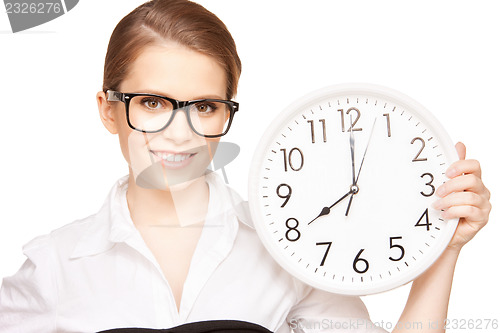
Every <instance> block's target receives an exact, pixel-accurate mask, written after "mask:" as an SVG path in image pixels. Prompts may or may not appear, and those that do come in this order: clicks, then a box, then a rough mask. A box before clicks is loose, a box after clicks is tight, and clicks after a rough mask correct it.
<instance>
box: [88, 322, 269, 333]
mask: <svg viewBox="0 0 500 333" xmlns="http://www.w3.org/2000/svg"><path fill="white" fill-rule="evenodd" d="M235 332H240V333H254V332H261V333H272V332H271V331H270V330H268V329H267V328H265V327H263V326H260V325H258V324H254V323H249V322H246V321H240V320H209V321H197V322H194V323H187V324H182V325H179V326H176V327H172V328H166V329H154V328H141V327H127V328H114V329H110V330H105V331H99V332H96V333H235Z"/></svg>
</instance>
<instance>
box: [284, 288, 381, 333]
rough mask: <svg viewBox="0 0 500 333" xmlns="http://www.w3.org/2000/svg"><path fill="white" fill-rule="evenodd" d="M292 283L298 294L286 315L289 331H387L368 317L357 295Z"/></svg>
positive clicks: (300, 332) (325, 332)
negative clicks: (295, 301)
mask: <svg viewBox="0 0 500 333" xmlns="http://www.w3.org/2000/svg"><path fill="white" fill-rule="evenodd" d="M296 284H297V291H298V295H302V296H301V299H300V301H299V302H298V303H297V304H296V305H295V306H294V307H293V308H292V309H291V311H290V313H289V314H288V316H287V318H286V320H287V322H288V325H289V327H290V328H291V330H292V332H294V333H312V332H314V333H317V332H324V333H329V332H345V333H347V332H349V333H383V332H387V331H386V330H384V329H382V328H381V327H379V326H377V325H376V324H374V323H373V322H372V321H371V320H370V316H369V315H368V311H367V309H366V306H365V304H364V303H363V301H362V300H361V298H359V297H357V296H344V295H338V294H332V293H328V292H326V291H322V290H319V289H315V288H312V287H309V286H306V285H305V284H303V283H301V282H298V281H296Z"/></svg>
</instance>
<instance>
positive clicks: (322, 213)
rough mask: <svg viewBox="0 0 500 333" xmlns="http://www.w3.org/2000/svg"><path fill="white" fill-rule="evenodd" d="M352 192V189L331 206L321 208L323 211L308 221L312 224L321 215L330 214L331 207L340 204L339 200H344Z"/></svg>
mask: <svg viewBox="0 0 500 333" xmlns="http://www.w3.org/2000/svg"><path fill="white" fill-rule="evenodd" d="M351 193H352V189H351V190H350V191H349V192H347V193H346V194H344V195H343V196H342V197H341V198H340V199H338V200H337V201H335V202H334V203H333V204H332V205H331V206H330V207H323V209H322V210H321V212H320V213H319V214H318V216H316V217H315V218H314V219H313V220H312V221H311V222H309V223H308V225H309V224H311V223H313V222H314V221H315V220H316V219H317V218H319V217H321V216H324V215H328V214H330V209H331V208H332V207H333V206H335V205H336V204H338V203H339V202H341V201H342V200H344V199H345V198H347V197H348V196H349V194H351Z"/></svg>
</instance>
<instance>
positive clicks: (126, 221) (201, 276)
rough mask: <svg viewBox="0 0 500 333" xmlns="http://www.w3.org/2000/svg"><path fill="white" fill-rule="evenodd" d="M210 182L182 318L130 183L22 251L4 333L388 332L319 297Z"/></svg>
mask: <svg viewBox="0 0 500 333" xmlns="http://www.w3.org/2000/svg"><path fill="white" fill-rule="evenodd" d="M206 181H207V183H208V185H209V190H210V196H209V197H210V199H209V205H208V212H207V217H206V220H205V226H204V227H203V231H202V233H201V236H200V239H199V242H198V244H197V246H196V249H195V252H194V255H193V258H192V261H191V265H190V268H189V272H188V275H187V278H186V281H185V284H184V287H183V292H182V299H181V302H180V308H179V311H177V307H176V304H175V299H174V296H173V293H172V291H171V289H170V286H169V284H168V281H167V280H166V278H165V276H164V275H163V273H162V270H161V268H160V266H159V264H158V262H157V260H156V259H155V257H154V256H153V254H152V252H151V251H150V250H149V248H148V247H147V245H146V243H145V242H144V240H143V238H142V237H141V235H140V233H139V231H138V230H137V229H136V228H135V226H134V224H133V222H132V219H131V217H130V213H129V210H128V205H127V201H126V191H127V187H128V176H124V177H122V178H120V179H119V180H118V181H117V182H116V184H115V185H114V186H113V188H112V189H111V191H110V193H109V195H108V197H107V199H106V201H105V203H104V205H103V206H102V208H101V209H100V210H99V212H97V213H96V214H94V215H91V216H89V217H86V218H84V219H81V220H77V221H74V222H72V223H70V224H67V225H65V226H63V227H61V228H59V229H56V230H54V231H52V232H51V233H50V234H47V235H43V236H39V237H36V238H34V239H33V240H32V241H30V242H28V243H27V244H26V245H24V246H23V253H24V254H25V255H26V256H27V257H28V259H27V260H26V261H25V262H24V264H23V265H22V267H21V268H20V269H19V271H18V272H17V273H16V274H15V275H13V276H10V277H5V278H4V279H3V282H2V288H1V290H0V332H5V333H11V332H19V333H30V332H37V333H40V332H96V331H101V330H105V329H111V328H119V327H147V328H169V327H173V326H177V325H181V324H183V323H188V322H195V321H202V320H215V319H234V320H244V321H248V322H252V323H257V324H259V325H262V326H264V327H266V328H268V329H269V330H271V331H273V332H279V333H283V332H289V331H290V328H293V329H296V331H297V332H313V331H314V332H318V331H321V332H327V331H335V332H344V330H343V329H345V332H381V331H382V332H384V331H383V330H380V329H379V328H377V327H374V326H373V325H372V324H371V322H370V321H369V317H368V313H367V311H366V308H365V306H364V304H363V303H362V301H361V300H360V298H359V297H347V296H340V295H335V294H329V293H326V292H322V291H319V290H317V289H313V288H311V287H309V286H307V285H305V284H304V283H302V282H300V281H299V280H297V279H295V278H294V277H292V276H291V275H289V274H288V273H287V272H286V271H284V270H283V269H282V268H281V267H280V266H279V265H278V264H276V263H275V262H274V261H273V259H272V258H271V257H270V255H269V254H268V253H267V252H266V250H265V248H264V247H263V245H262V244H261V242H260V240H259V239H258V237H257V234H256V232H255V230H254V229H253V228H252V224H251V221H250V219H249V214H248V208H247V205H246V202H244V201H242V200H241V198H240V197H239V196H238V195H237V194H236V193H235V192H234V191H233V190H232V189H230V188H229V187H227V186H226V185H225V184H224V182H223V181H222V179H221V178H220V176H218V175H217V174H216V173H211V174H208V175H207V176H206ZM300 329H302V331H301V330H300Z"/></svg>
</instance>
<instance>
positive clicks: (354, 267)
mask: <svg viewBox="0 0 500 333" xmlns="http://www.w3.org/2000/svg"><path fill="white" fill-rule="evenodd" d="M364 250H365V249H361V250H359V252H358V254H357V255H356V258H354V261H353V263H352V268H353V269H354V271H355V272H356V273H359V274H363V273H366V272H367V271H368V268H370V264H368V261H367V260H366V259H363V258H360V257H359V256H360V255H361V253H363V251H364ZM360 261H361V262H362V263H363V264H364V265H365V267H364V269H358V264H359V262H360Z"/></svg>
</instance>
